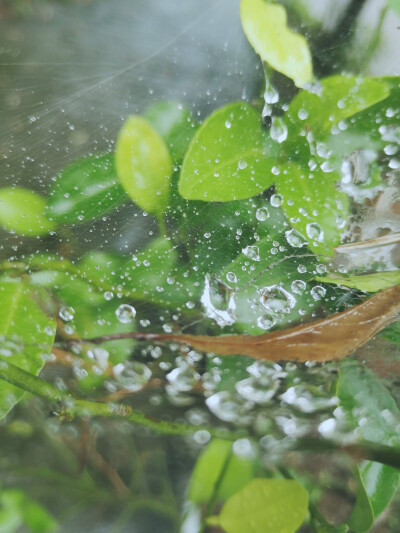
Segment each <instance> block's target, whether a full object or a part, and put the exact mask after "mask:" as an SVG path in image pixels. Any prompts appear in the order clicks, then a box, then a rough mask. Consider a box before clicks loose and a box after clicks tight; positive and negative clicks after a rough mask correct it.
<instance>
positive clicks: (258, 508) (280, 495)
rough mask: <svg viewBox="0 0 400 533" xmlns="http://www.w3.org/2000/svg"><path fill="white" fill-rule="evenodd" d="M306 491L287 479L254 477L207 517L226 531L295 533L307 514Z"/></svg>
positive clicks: (237, 532) (209, 521)
mask: <svg viewBox="0 0 400 533" xmlns="http://www.w3.org/2000/svg"><path fill="white" fill-rule="evenodd" d="M307 506H308V492H307V491H306V490H305V489H304V488H303V487H302V486H301V485H300V484H299V483H297V481H293V480H289V479H253V480H252V481H250V483H248V484H247V485H246V486H245V487H244V488H243V489H241V490H240V491H239V492H237V493H236V494H234V495H233V496H231V497H230V498H229V500H228V501H227V502H226V503H225V505H224V506H223V508H222V511H221V513H220V514H219V515H218V516H212V517H210V518H209V519H208V520H207V523H209V524H210V525H219V526H221V527H222V528H223V529H224V531H226V533H243V531H251V533H277V532H281V533H295V531H297V529H298V528H299V527H300V526H301V524H302V522H303V521H304V519H305V518H306V515H307Z"/></svg>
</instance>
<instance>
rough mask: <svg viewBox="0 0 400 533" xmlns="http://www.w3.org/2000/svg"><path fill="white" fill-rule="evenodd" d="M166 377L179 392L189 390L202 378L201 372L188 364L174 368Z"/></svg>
mask: <svg viewBox="0 0 400 533" xmlns="http://www.w3.org/2000/svg"><path fill="white" fill-rule="evenodd" d="M166 377H167V380H168V381H169V383H170V384H171V385H172V387H173V388H174V389H175V390H177V391H178V392H187V391H190V390H192V389H193V387H195V385H196V383H197V382H198V381H199V379H200V374H198V373H197V372H196V371H195V370H194V369H193V368H192V367H191V366H189V365H188V364H182V365H181V366H178V367H177V368H174V370H172V371H171V372H170V373H169V374H167V376H166Z"/></svg>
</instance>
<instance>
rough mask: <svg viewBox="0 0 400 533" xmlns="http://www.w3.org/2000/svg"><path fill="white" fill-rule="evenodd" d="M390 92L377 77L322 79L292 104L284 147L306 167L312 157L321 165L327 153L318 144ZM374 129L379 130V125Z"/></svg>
mask: <svg viewBox="0 0 400 533" xmlns="http://www.w3.org/2000/svg"><path fill="white" fill-rule="evenodd" d="M389 93H390V88H389V85H388V84H386V83H384V82H383V81H381V80H380V79H376V78H362V77H360V76H358V77H355V76H339V75H337V76H331V77H328V78H325V79H323V80H321V82H320V86H319V87H318V89H316V90H315V91H314V92H309V91H305V90H304V91H300V92H299V93H298V94H297V95H296V96H295V98H293V100H292V101H291V103H290V105H289V109H288V111H287V113H286V114H285V123H286V125H287V127H288V136H287V140H286V142H285V143H283V145H282V147H283V148H284V149H285V151H286V153H287V154H290V156H291V157H298V158H299V159H301V161H302V162H303V163H304V164H308V163H309V160H310V155H312V156H313V158H315V159H316V162H317V163H320V164H321V163H322V162H323V161H324V159H326V156H324V154H323V151H324V150H325V151H328V150H327V148H326V147H324V146H318V144H317V143H316V141H319V142H321V141H325V140H326V139H327V138H328V137H329V135H330V133H331V130H332V127H333V126H335V125H336V124H338V123H339V122H340V121H341V120H344V119H346V118H349V117H352V116H354V115H357V114H358V113H360V112H362V111H364V110H366V109H368V108H373V106H374V104H376V103H377V102H381V101H382V100H383V101H384V100H385V98H387V96H388V95H389ZM355 120H357V117H355ZM350 127H351V126H350ZM373 127H374V129H375V130H377V125H376V122H374V123H373ZM308 132H309V133H308ZM339 133H340V132H339ZM318 154H321V155H322V157H321V160H322V161H321V160H318Z"/></svg>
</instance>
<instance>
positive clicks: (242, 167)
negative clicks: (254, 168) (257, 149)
mask: <svg viewBox="0 0 400 533" xmlns="http://www.w3.org/2000/svg"><path fill="white" fill-rule="evenodd" d="M246 167H247V163H246V161H243V159H239V161H238V168H239V169H240V170H243V169H245V168H246Z"/></svg>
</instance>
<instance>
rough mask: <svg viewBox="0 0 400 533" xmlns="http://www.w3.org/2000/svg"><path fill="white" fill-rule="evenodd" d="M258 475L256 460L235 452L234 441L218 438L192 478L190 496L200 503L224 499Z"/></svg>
mask: <svg viewBox="0 0 400 533" xmlns="http://www.w3.org/2000/svg"><path fill="white" fill-rule="evenodd" d="M253 475H254V465H253V461H252V460H249V459H241V458H240V457H238V456H236V455H234V454H233V452H232V443H231V442H229V441H225V440H220V439H214V440H212V441H211V442H210V444H208V445H207V447H206V448H204V450H203V451H202V452H201V454H200V457H199V458H198V459H197V462H196V466H195V468H194V470H193V473H192V476H191V478H190V485H189V492H188V498H189V500H190V501H192V502H194V503H196V504H204V503H208V502H209V501H210V500H211V499H212V500H213V501H215V502H217V501H224V500H226V499H228V498H230V497H231V496H232V495H233V494H235V493H236V492H238V491H239V490H241V489H242V488H243V487H244V486H245V485H246V484H247V483H248V482H249V481H251V479H252V478H253Z"/></svg>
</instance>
